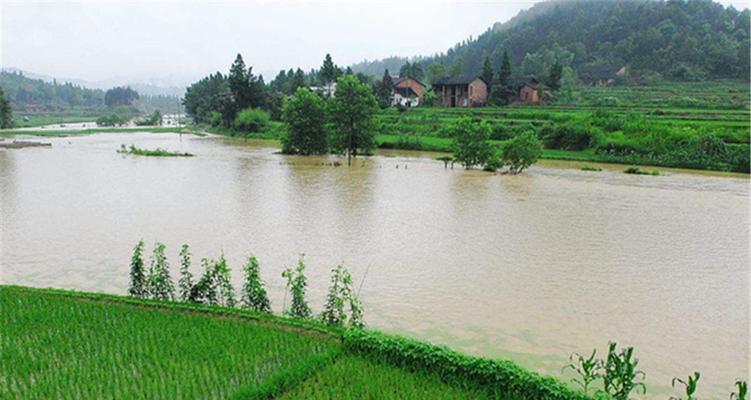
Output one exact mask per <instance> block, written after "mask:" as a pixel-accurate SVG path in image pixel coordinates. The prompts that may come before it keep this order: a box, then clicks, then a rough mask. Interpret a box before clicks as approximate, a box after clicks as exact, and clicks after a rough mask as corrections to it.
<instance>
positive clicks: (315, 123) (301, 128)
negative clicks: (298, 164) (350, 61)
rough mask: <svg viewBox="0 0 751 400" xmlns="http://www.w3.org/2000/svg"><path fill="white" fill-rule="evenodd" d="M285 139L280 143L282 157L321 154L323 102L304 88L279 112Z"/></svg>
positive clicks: (324, 145) (324, 147)
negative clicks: (284, 124) (283, 154)
mask: <svg viewBox="0 0 751 400" xmlns="http://www.w3.org/2000/svg"><path fill="white" fill-rule="evenodd" d="M282 119H283V120H284V122H285V123H286V126H287V135H286V136H285V137H284V139H283V140H282V152H283V153H286V154H302V155H310V154H325V153H326V152H327V151H328V144H327V140H326V139H327V138H326V133H327V132H326V102H325V101H324V100H323V99H322V98H321V97H320V96H318V95H317V94H315V93H313V92H311V91H310V90H309V89H308V88H306V87H301V88H299V89H297V92H295V95H294V96H293V97H292V98H291V99H290V100H289V101H287V104H285V106H284V110H283V111H282Z"/></svg>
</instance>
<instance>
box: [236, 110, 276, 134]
mask: <svg viewBox="0 0 751 400" xmlns="http://www.w3.org/2000/svg"><path fill="white" fill-rule="evenodd" d="M269 121H271V117H270V116H269V113H268V112H266V111H264V110H261V109H259V108H246V109H244V110H242V111H240V112H238V113H237V116H236V117H235V120H234V122H233V123H232V126H233V127H234V128H235V129H236V130H238V131H241V132H246V133H247V132H250V133H253V132H260V131H262V130H264V129H265V128H266V127H267V126H268V125H269Z"/></svg>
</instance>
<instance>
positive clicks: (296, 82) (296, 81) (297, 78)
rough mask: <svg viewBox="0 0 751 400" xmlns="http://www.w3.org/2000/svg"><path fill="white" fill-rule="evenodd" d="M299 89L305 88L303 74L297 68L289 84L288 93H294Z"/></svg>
mask: <svg viewBox="0 0 751 400" xmlns="http://www.w3.org/2000/svg"><path fill="white" fill-rule="evenodd" d="M301 87H305V72H303V70H301V69H300V68H298V69H297V70H296V71H295V74H294V75H293V76H292V79H291V80H290V82H289V93H290V94H292V93H295V92H297V89H298V88H301Z"/></svg>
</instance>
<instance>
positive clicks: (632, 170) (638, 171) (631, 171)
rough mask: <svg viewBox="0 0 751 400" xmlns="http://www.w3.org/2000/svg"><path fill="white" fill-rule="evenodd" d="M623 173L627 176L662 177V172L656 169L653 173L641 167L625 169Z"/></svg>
mask: <svg viewBox="0 0 751 400" xmlns="http://www.w3.org/2000/svg"><path fill="white" fill-rule="evenodd" d="M623 172H624V173H626V174H632V175H653V176H657V175H660V171H658V170H656V169H653V170H651V171H647V170H644V169H641V168H639V167H628V168H626V169H624V170H623Z"/></svg>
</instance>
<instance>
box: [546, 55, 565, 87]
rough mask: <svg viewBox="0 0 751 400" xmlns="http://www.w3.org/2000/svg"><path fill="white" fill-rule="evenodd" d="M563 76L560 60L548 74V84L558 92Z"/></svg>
mask: <svg viewBox="0 0 751 400" xmlns="http://www.w3.org/2000/svg"><path fill="white" fill-rule="evenodd" d="M562 75H563V66H561V63H560V62H558V60H556V61H555V63H554V64H553V65H552V66H551V67H550V74H548V81H547V84H548V86H550V88H551V89H553V90H558V89H559V88H560V87H561V76H562Z"/></svg>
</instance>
